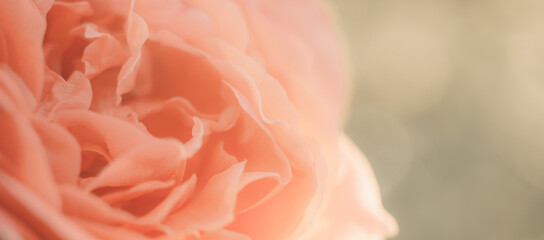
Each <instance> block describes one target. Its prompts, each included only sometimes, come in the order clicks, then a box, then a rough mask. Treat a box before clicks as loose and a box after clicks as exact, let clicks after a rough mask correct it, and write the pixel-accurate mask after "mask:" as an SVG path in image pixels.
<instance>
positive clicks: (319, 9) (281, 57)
mask: <svg viewBox="0 0 544 240" xmlns="http://www.w3.org/2000/svg"><path fill="white" fill-rule="evenodd" d="M340 47H341V45H340V44H339V42H338V39H337V36H336V35H335V34H334V31H333V25H332V24H331V17H330V16H329V14H328V13H327V12H326V11H325V8H324V7H323V6H322V5H320V3H318V2H316V1H311V0H300V1H299V0H297V1H287V0H274V1H265V0H260V1H259V0H239V1H232V0H220V1H203V0H57V1H53V0H0V133H1V134H0V239H226V240H235V239H255V240H273V239H327V240H330V239H340V240H341V239H383V238H386V237H388V236H391V235H392V234H395V231H396V225H395V222H394V220H393V219H392V218H391V217H390V216H389V215H388V214H387V213H386V212H385V210H384V209H383V207H382V206H381V203H380V197H379V193H378V190H377V186H376V183H375V180H374V177H373V175H372V172H371V170H370V168H369V166H368V165H367V163H366V160H365V159H364V157H363V155H362V154H361V153H360V152H359V150H358V149H357V148H356V147H355V146H354V144H353V143H351V142H350V140H349V139H348V138H347V137H346V136H345V135H344V134H343V133H341V127H342V126H341V125H342V121H343V119H342V116H343V115H344V114H345V113H344V109H345V106H346V100H345V99H346V95H347V94H346V74H345V69H344V61H343V60H344V58H343V55H342V52H341V49H340Z"/></svg>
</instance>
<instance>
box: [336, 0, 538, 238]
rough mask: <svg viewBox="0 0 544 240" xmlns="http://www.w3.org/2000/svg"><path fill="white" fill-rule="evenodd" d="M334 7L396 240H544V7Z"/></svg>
mask: <svg viewBox="0 0 544 240" xmlns="http://www.w3.org/2000/svg"><path fill="white" fill-rule="evenodd" d="M332 3H333V5H334V6H335V8H336V10H337V11H338V17H339V18H340V20H341V22H342V25H343V29H344V32H345V35H347V39H346V41H347V43H348V46H349V49H350V50H349V53H350V54H351V56H350V57H351V61H352V68H353V79H354V81H355V83H354V87H353V92H354V97H353V106H352V115H351V117H350V119H349V122H348V124H347V130H346V131H347V132H348V134H349V135H350V136H351V137H352V138H353V139H354V140H355V142H356V143H357V144H358V145H359V146H360V147H361V149H362V150H363V152H364V153H365V154H366V155H367V157H368V158H369V160H370V163H371V164H372V166H373V168H374V170H375V173H376V177H377V179H378V182H379V184H380V187H381V190H382V194H383V202H384V205H385V207H386V208H387V209H388V210H389V211H390V212H391V214H392V215H394V216H395V217H396V219H397V221H398V223H399V226H400V234H399V235H398V237H396V238H395V239H398V240H401V239H402V240H407V239H409V240H427V239H429V240H431V239H433V240H434V239H439V240H443V239H444V240H448V239H452V240H453V239H455V240H459V239H461V240H464V239H490V240H497V239H499V240H500V239H512V240H523V239H544V1H542V0H336V1H332Z"/></svg>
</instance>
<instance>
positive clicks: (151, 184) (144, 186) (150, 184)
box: [100, 179, 176, 204]
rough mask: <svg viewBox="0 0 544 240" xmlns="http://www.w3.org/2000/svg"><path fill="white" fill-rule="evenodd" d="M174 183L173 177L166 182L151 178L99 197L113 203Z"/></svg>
mask: <svg viewBox="0 0 544 240" xmlns="http://www.w3.org/2000/svg"><path fill="white" fill-rule="evenodd" d="M175 183H176V181H174V180H173V179H171V180H168V181H166V182H163V181H157V180H151V181H146V182H143V183H140V184H137V185H134V186H133V187H130V188H128V189H126V190H125V189H123V190H119V191H116V192H111V193H106V194H104V195H102V196H101V197H100V198H101V199H102V200H103V201H105V202H107V203H108V204H114V203H117V202H122V201H128V200H132V199H134V198H138V197H141V196H143V195H146V194H148V193H153V192H157V191H160V190H164V189H168V188H171V187H172V186H173V185H174V184H175Z"/></svg>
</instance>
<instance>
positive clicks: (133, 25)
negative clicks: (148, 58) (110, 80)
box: [116, 2, 149, 96]
mask: <svg viewBox="0 0 544 240" xmlns="http://www.w3.org/2000/svg"><path fill="white" fill-rule="evenodd" d="M133 4H134V2H132V5H131V7H133ZM126 31H127V33H126V36H127V39H126V41H127V44H128V48H129V50H130V55H131V56H130V57H129V58H128V60H127V61H126V62H125V63H124V64H123V66H122V67H121V71H120V72H119V77H118V79H117V90H116V94H117V95H118V96H121V95H122V94H125V93H127V92H129V91H130V90H132V89H133V88H134V84H135V81H136V73H137V72H138V67H139V64H140V58H141V56H142V52H141V51H142V46H143V45H144V43H145V41H147V38H148V37H149V32H148V29H147V23H146V22H145V20H144V19H142V17H140V16H139V15H138V14H136V13H134V12H133V10H132V9H131V10H130V13H129V15H128V20H127V30H126Z"/></svg>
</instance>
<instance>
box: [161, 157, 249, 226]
mask: <svg viewBox="0 0 544 240" xmlns="http://www.w3.org/2000/svg"><path fill="white" fill-rule="evenodd" d="M245 164H246V162H240V163H237V164H235V165H233V166H232V167H230V168H229V169H227V170H226V171H224V172H222V173H220V174H217V175H215V176H213V177H212V178H211V179H210V180H209V181H208V183H207V184H206V186H205V187H204V188H203V189H202V190H201V191H200V192H199V193H197V194H196V195H195V196H194V197H193V198H192V199H191V201H190V202H188V203H187V205H186V206H184V207H183V209H181V210H180V211H179V212H177V213H174V214H171V215H170V216H168V217H167V218H166V220H165V224H166V225H168V226H170V228H172V229H180V230H183V231H185V232H192V231H194V230H201V231H214V230H219V229H221V228H222V227H224V226H226V225H227V224H228V223H230V222H231V221H232V220H234V207H235V204H236V193H237V188H238V182H239V179H240V177H241V175H242V172H243V170H244V166H245Z"/></svg>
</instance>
